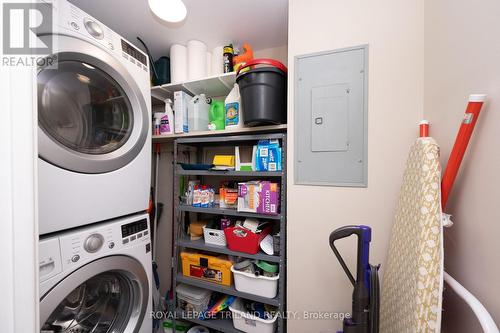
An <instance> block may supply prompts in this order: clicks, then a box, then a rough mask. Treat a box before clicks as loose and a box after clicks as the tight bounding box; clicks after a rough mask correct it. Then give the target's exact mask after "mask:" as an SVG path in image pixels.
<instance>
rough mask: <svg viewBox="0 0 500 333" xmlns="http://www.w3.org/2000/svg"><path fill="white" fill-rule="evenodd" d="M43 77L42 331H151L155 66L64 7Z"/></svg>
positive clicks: (60, 5)
mask: <svg viewBox="0 0 500 333" xmlns="http://www.w3.org/2000/svg"><path fill="white" fill-rule="evenodd" d="M53 6H54V16H55V21H56V22H57V24H56V25H55V30H54V31H48V32H46V33H45V34H41V35H39V38H40V39H41V40H44V39H49V38H53V40H54V55H55V56H56V57H57V62H56V65H55V66H50V67H40V68H39V69H38V118H39V136H38V143H39V160H38V168H39V174H38V183H39V207H38V208H39V233H40V246H39V269H40V327H41V331H42V332H79V333H85V332H95V333H99V332H116V333H118V332H126V333H129V332H130V333H132V332H139V333H150V332H151V331H152V321H151V318H150V314H149V313H150V311H151V308H152V305H151V292H152V273H151V241H150V230H149V219H148V215H147V214H146V213H145V210H146V208H147V206H148V200H149V188H150V176H151V143H150V138H151V130H150V129H151V126H150V119H151V97H150V83H149V82H150V78H149V66H148V58H147V57H146V55H145V54H144V53H143V52H141V51H140V50H138V49H137V48H135V47H134V46H132V45H131V43H129V42H128V41H127V40H125V39H124V38H122V37H120V36H119V35H118V34H116V33H115V32H113V31H112V30H110V29H109V28H108V27H106V26H105V25H104V24H102V23H101V22H99V21H97V20H96V19H94V18H92V17H91V16H89V15H88V14H86V13H85V12H83V11H82V10H80V9H79V8H77V7H75V6H74V5H72V4H70V3H69V2H67V1H65V0H58V1H55V2H53Z"/></svg>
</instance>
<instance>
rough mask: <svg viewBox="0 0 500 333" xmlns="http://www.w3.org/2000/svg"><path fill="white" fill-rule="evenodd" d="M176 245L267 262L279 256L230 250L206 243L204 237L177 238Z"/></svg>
mask: <svg viewBox="0 0 500 333" xmlns="http://www.w3.org/2000/svg"><path fill="white" fill-rule="evenodd" d="M177 245H178V246H181V247H184V248H189V249H196V250H201V251H210V252H216V253H222V254H227V255H230V256H237V257H244V258H250V259H257V260H265V261H269V262H280V257H279V256H274V255H273V256H271V255H268V254H265V253H264V252H262V251H259V252H258V253H257V254H249V253H243V252H237V251H232V250H230V249H228V248H227V247H226V246H220V245H212V244H207V243H205V240H204V239H198V240H191V239H189V238H182V239H179V240H178V241H177Z"/></svg>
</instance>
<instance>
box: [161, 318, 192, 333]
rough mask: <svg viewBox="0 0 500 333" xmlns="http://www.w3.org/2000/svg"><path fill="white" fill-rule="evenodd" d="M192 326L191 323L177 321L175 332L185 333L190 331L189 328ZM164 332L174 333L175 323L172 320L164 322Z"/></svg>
mask: <svg viewBox="0 0 500 333" xmlns="http://www.w3.org/2000/svg"><path fill="white" fill-rule="evenodd" d="M191 326H192V324H190V323H186V322H184V321H180V320H176V321H175V332H176V333H185V332H188V331H189V328H190V327H191ZM163 332H164V333H173V332H174V323H173V321H172V320H171V319H167V320H165V321H164V322H163Z"/></svg>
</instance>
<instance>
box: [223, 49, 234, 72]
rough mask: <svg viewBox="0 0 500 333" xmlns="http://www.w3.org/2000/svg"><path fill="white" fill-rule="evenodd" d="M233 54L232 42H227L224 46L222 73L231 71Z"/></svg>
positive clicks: (232, 68)
mask: <svg viewBox="0 0 500 333" xmlns="http://www.w3.org/2000/svg"><path fill="white" fill-rule="evenodd" d="M233 56H234V48H233V44H229V45H226V46H224V53H223V57H224V73H231V72H232V71H233V70H234V67H233Z"/></svg>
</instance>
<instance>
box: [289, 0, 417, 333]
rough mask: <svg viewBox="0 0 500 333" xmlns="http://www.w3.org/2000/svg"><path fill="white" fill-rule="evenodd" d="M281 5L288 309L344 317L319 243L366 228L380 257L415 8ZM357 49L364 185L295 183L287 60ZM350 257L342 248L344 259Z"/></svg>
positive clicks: (398, 165) (313, 2)
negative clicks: (364, 57) (364, 104)
mask: <svg viewBox="0 0 500 333" xmlns="http://www.w3.org/2000/svg"><path fill="white" fill-rule="evenodd" d="M289 4H290V7H289V33H288V36H289V45H288V65H289V77H290V80H289V101H288V102H289V107H288V114H289V132H288V133H289V138H290V149H289V155H288V157H289V165H288V167H289V170H290V171H291V172H290V173H289V175H288V184H289V187H288V222H287V223H288V310H290V311H298V312H299V313H302V311H306V310H308V311H328V312H332V311H333V312H343V311H349V309H350V299H351V293H352V287H351V285H350V283H349V281H348V279H347V277H346V276H345V275H344V273H343V271H342V269H341V267H340V265H339V264H338V262H337V261H336V259H335V257H334V255H333V253H332V251H331V250H330V248H329V245H328V236H329V234H330V232H331V231H333V230H334V229H335V228H337V227H340V226H343V225H347V224H367V225H370V226H372V228H373V243H372V248H371V250H372V253H371V261H372V262H373V263H380V262H382V263H383V262H384V260H385V254H386V252H387V244H388V238H389V234H390V230H391V227H392V223H393V214H394V209H395V205H396V199H397V195H398V191H399V186H400V184H401V177H402V172H403V165H404V162H405V159H406V154H407V152H408V148H409V146H410V144H411V143H412V141H413V139H414V138H415V137H416V136H417V125H416V124H417V123H418V121H419V120H420V119H421V118H422V114H423V22H424V18H423V14H424V7H423V1H417V0H399V1H398V0H381V1H369V0H351V1H339V0H290V1H289ZM360 44H369V88H368V89H369V92H368V117H369V121H368V188H366V189H365V188H342V187H312V186H298V185H294V184H293V181H294V176H293V170H292V167H293V134H294V119H293V113H294V105H293V101H294V99H293V94H294V87H293V80H292V79H291V78H293V77H294V65H293V64H294V57H295V56H296V55H300V54H307V53H312V52H318V51H324V50H332V49H337V48H344V47H350V46H356V45H360ZM351 244H352V243H351ZM354 252H355V250H354V247H353V246H348V247H344V252H343V253H345V256H346V257H347V258H348V260H349V261H353V255H354ZM313 272H314V274H312V273H313ZM318 272H320V273H321V274H318ZM340 326H341V321H339V320H336V321H335V320H290V321H289V322H288V332H292V333H295V332H297V333H298V332H308V333H315V332H335V331H336V329H338V328H340Z"/></svg>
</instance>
